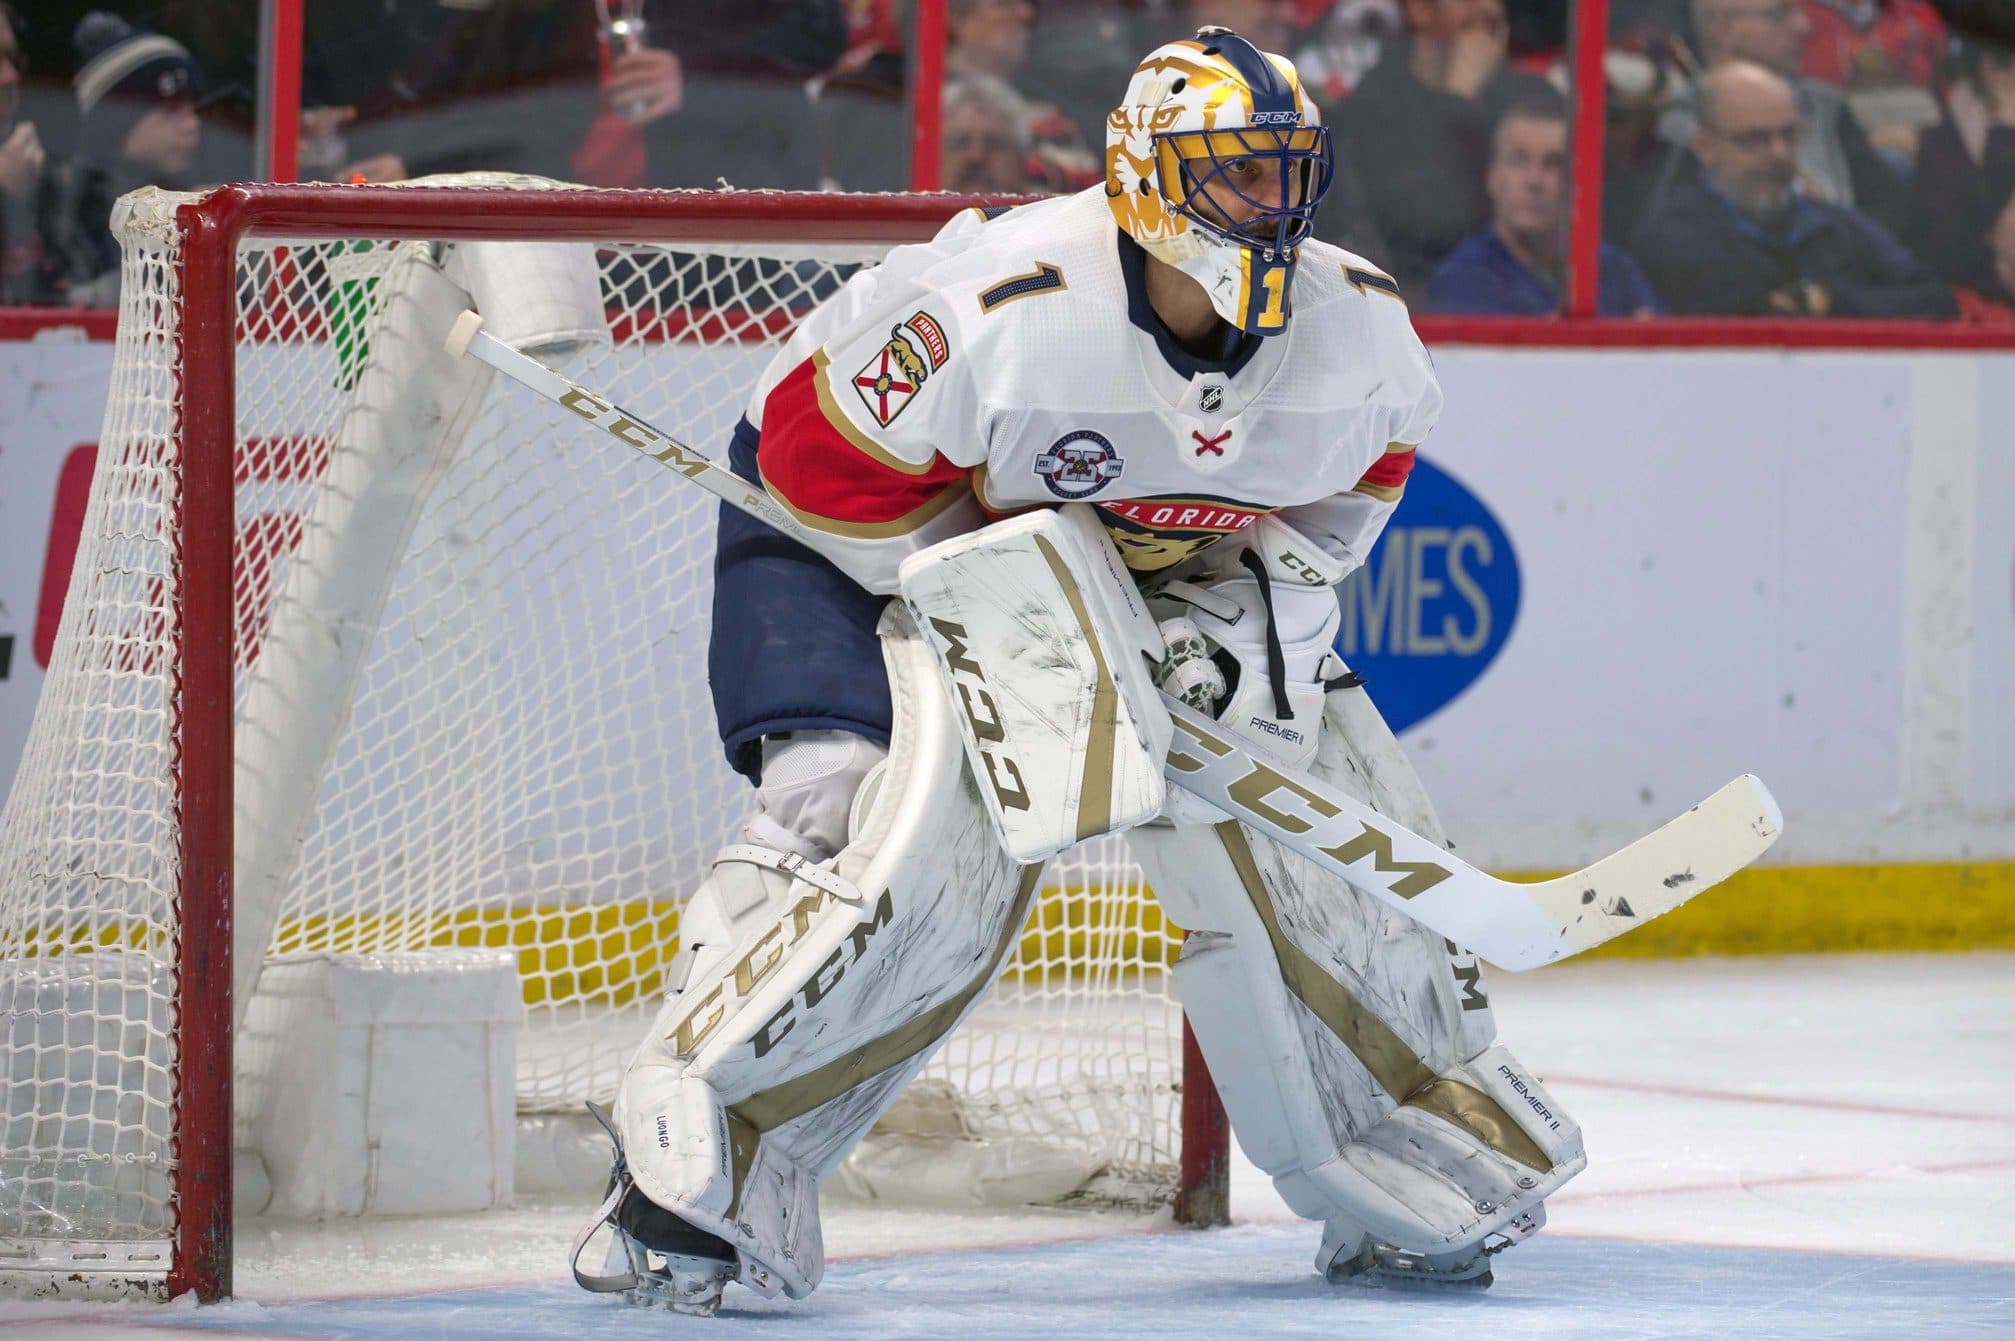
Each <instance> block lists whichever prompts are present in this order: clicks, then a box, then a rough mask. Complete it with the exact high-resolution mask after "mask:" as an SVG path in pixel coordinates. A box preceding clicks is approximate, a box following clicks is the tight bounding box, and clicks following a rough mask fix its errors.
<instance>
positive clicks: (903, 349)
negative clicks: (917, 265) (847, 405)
mask: <svg viewBox="0 0 2015 1341" xmlns="http://www.w3.org/2000/svg"><path fill="white" fill-rule="evenodd" d="M950 358H951V345H950V343H949V342H948V341H946V339H945V332H944V327H942V326H940V325H939V324H938V322H937V319H936V318H935V317H933V316H931V314H930V313H928V312H919V313H917V314H916V315H915V316H913V317H911V318H910V319H909V320H908V321H905V322H903V323H902V324H901V325H900V326H897V327H895V328H894V329H893V330H891V331H890V332H889V342H888V343H887V344H885V345H883V346H882V347H881V352H880V353H878V354H876V355H875V356H874V357H873V358H871V359H869V360H868V361H867V366H866V367H864V368H862V369H861V370H860V371H859V372H857V373H855V374H854V391H855V392H856V393H857V394H858V395H859V396H860V398H861V404H863V405H865V406H867V407H868V413H869V414H871V415H873V416H874V417H875V422H876V423H878V424H880V425H881V426H882V427H883V428H887V427H888V426H889V424H890V423H891V422H893V421H894V419H895V417H896V416H897V415H899V414H901V413H902V412H903V407H904V406H906V405H908V404H909V403H910V400H911V398H912V397H914V396H915V395H916V394H917V392H918V391H920V390H922V389H923V384H924V383H925V382H926V381H928V380H929V378H930V375H931V374H932V373H934V372H936V371H937V370H938V369H940V368H942V367H944V366H945V362H946V361H947V360H948V359H950Z"/></svg>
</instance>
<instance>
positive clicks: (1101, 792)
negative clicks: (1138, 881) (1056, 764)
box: [1035, 536, 1119, 842]
mask: <svg viewBox="0 0 2015 1341" xmlns="http://www.w3.org/2000/svg"><path fill="white" fill-rule="evenodd" d="M1035 543H1036V548H1037V549H1039V550H1041V551H1042V557H1043V561H1044V562H1045V563H1047V564H1048V565H1049V570H1050V575H1051V576H1052V577H1054V578H1056V580H1057V585H1058V586H1060V587H1062V588H1063V594H1064V599H1065V600H1067V601H1069V602H1070V612H1071V617H1072V618H1074V619H1076V620H1077V626H1078V627H1079V628H1081V629H1083V630H1084V640H1085V645H1086V646H1088V647H1090V648H1091V659H1092V665H1093V666H1094V667H1095V669H1096V673H1097V682H1096V683H1095V684H1094V686H1093V688H1092V696H1091V735H1090V737H1089V738H1088V739H1087V740H1086V741H1085V751H1084V773H1083V775H1082V777H1081V778H1080V779H1079V782H1078V798H1077V837H1078V841H1079V842H1083V841H1084V840H1085V839H1087V838H1096V837H1097V836H1098V835H1100V834H1102V833H1104V832H1105V831H1106V830H1108V829H1110V828H1111V827H1112V774H1113V749H1114V743H1115V742H1116V741H1117V739H1118V737H1119V686H1118V685H1117V684H1115V683H1113V678H1112V670H1111V668H1110V667H1108V666H1107V665H1106V664H1105V653H1104V652H1102V651H1101V650H1099V645H1098V630H1097V629H1095V628H1094V627H1092V622H1091V612H1090V611H1089V610H1088V609H1086V608H1085V602H1084V593H1083V592H1081V591H1079V590H1078V586H1077V580H1076V579H1075V578H1073V577H1072V576H1071V573H1070V567H1069V566H1068V565H1067V564H1065V563H1064V561H1063V556H1062V555H1061V554H1058V553H1057V552H1056V547H1055V546H1054V545H1052V544H1050V542H1049V541H1047V540H1045V539H1043V538H1042V537H1041V536H1037V537H1036V538H1035Z"/></svg>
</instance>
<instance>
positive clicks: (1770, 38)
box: [1659, 0, 1909, 297]
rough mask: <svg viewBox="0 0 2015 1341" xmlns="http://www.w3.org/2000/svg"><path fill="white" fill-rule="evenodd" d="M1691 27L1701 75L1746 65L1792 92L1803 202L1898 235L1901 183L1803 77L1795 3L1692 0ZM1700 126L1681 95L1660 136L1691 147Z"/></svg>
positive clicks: (1904, 200) (1835, 98)
mask: <svg viewBox="0 0 2015 1341" xmlns="http://www.w3.org/2000/svg"><path fill="white" fill-rule="evenodd" d="M1693 27H1694V33H1695V36H1696V38H1697V40H1698V42H1699V44H1700V56H1701V63H1702V65H1703V67H1704V68H1706V69H1708V70H1712V69H1714V68H1715V67H1716V66H1719V65H1723V64H1725V63H1727V62H1729V61H1738V60H1739V61H1748V62H1751V63H1752V64H1755V65H1760V66H1762V67H1763V68H1764V69H1766V70H1770V71H1773V72H1775V73H1776V74H1777V75H1778V76H1779V77H1781V78H1783V79H1784V80H1786V81H1787V82H1788V83H1789V84H1790V85H1791V87H1792V89H1793V91H1794V93H1795V96H1796V97H1797V99H1798V124H1799V127H1800V129H1799V138H1798V177H1799V184H1800V187H1801V188H1802V189H1803V191H1804V193H1805V194H1806V195H1808V196H1811V197H1812V198H1814V199H1816V200H1820V201H1824V202H1826V203H1828V204H1833V205H1849V206H1853V207H1854V208H1855V209H1857V210H1859V211H1860V212H1861V213H1863V214H1867V215H1869V216H1871V217H1873V218H1874V219H1875V220H1876V221H1877V222H1879V223H1881V224H1882V225H1883V227H1885V228H1887V229H1889V230H1890V231H1891V232H1900V231H1902V229H1903V228H1904V227H1905V226H1906V220H1907V218H1908V214H1909V194H1908V190H1907V188H1906V185H1905V183H1904V182H1903V180H1902V179H1900V178H1899V177H1898V176H1897V174H1896V172H1895V171H1894V169H1892V168H1891V166H1890V165H1889V164H1888V163H1887V162H1886V161H1885V160H1884V159H1883V158H1882V156H1881V155H1880V154H1879V153H1877V152H1876V151H1875V148H1874V146H1872V145H1871V144H1870V143H1869V142H1868V135H1867V132H1866V131H1864V130H1862V128H1861V125H1860V123H1859V122H1857V121H1856V120H1855V119H1854V117H1853V116H1852V115H1851V114H1849V112H1848V110H1847V103H1846V98H1845V95H1844V94H1842V92H1841V91H1840V90H1839V89H1838V88H1835V87H1833V86H1832V85H1830V84H1823V83H1820V82H1819V81H1817V80H1813V79H1807V78H1805V77H1804V76H1803V74H1802V73H1801V68H1802V66H1803V63H1804V58H1805V39H1806V37H1807V36H1808V35H1809V34H1810V33H1811V31H1812V25H1811V23H1810V22H1809V21H1808V20H1807V19H1806V17H1805V11H1804V9H1802V8H1801V7H1800V5H1799V0H1693ZM1698 126H1699V115H1698V111H1697V109H1696V106H1695V96H1694V92H1693V90H1692V89H1690V88H1689V89H1681V90H1679V91H1678V92H1677V93H1676V94H1675V95H1674V97H1673V99H1672V101H1671V102H1670V104H1669V105H1668V107H1667V109H1666V112H1665V114H1664V117H1663V118H1662V120H1661V123H1660V127H1659V133H1660V134H1661V135H1663V136H1664V138H1665V139H1666V140H1667V141H1669V142H1670V143H1672V144H1675V145H1689V144H1692V143H1693V140H1694V132H1695V131H1696V129H1697V128H1698ZM1667 296H1668V297H1670V296H1671V295H1667Z"/></svg>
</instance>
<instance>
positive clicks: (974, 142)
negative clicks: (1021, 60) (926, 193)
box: [938, 75, 1041, 195]
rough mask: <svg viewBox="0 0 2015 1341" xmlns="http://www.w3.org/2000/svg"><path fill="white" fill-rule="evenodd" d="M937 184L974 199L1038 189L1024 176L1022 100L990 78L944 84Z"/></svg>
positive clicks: (1025, 134)
mask: <svg viewBox="0 0 2015 1341" xmlns="http://www.w3.org/2000/svg"><path fill="white" fill-rule="evenodd" d="M938 133H939V146H938V147H939V153H940V155H941V157H942V164H943V166H942V169H941V174H940V181H939V185H940V186H942V187H943V188H944V189H945V190H947V191H962V192H966V193H969V194H973V195H1015V194H1021V193H1025V192H1029V191H1033V190H1038V189H1041V183H1040V181H1039V180H1032V179H1031V176H1030V171H1029V148H1030V145H1029V129H1028V109H1027V107H1026V106H1025V105H1024V103H1023V102H1022V98H1021V95H1020V94H1018V93H1016V92H1015V91H1014V90H1013V89H1011V88H1009V87H1008V86H1007V85H1006V84H1004V83H1002V82H1001V81H1000V80H998V79H995V78H994V77H992V76H991V75H964V76H961V77H960V78H957V79H953V80H950V81H948V82H947V83H946V84H945V92H944V120H943V122H942V123H941V125H940V127H939V132H938Z"/></svg>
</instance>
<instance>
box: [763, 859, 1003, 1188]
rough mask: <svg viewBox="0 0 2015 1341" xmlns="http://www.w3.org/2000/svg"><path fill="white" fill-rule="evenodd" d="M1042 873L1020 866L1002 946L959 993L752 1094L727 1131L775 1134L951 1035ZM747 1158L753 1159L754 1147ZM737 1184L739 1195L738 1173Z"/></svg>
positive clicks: (995, 964)
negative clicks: (741, 1126) (742, 1128)
mask: <svg viewBox="0 0 2015 1341" xmlns="http://www.w3.org/2000/svg"><path fill="white" fill-rule="evenodd" d="M1042 870H1043V868H1042V863H1041V862H1036V863H1034V864H1032V865H1029V866H1024V867H1023V868H1022V873H1021V886H1020V888H1019V889H1018V890H1017V891H1016V893H1015V901H1014V907H1013V908H1012V909H1010V910H1009V912H1008V916H1007V923H1006V926H1005V927H1004V928H1003V930H1002V932H1001V942H1000V944H999V945H998V946H996V947H994V952H993V954H992V955H991V956H990V957H989V958H988V960H987V964H986V967H985V968H984V969H982V970H981V971H980V972H979V974H977V975H976V976H975V977H974V978H973V980H972V981H971V982H969V983H968V984H966V986H965V988H964V989H963V990H961V991H960V992H959V993H958V995H956V996H954V997H952V998H951V999H950V1000H948V1001H945V1002H944V1003H942V1004H941V1005H938V1006H936V1007H934V1008H932V1009H930V1010H927V1011H925V1012H924V1013H923V1014H922V1015H919V1016H917V1017H916V1018H915V1019H913V1020H910V1021H908V1022H906V1023H904V1024H900V1025H897V1026H896V1027H895V1028H894V1029H891V1030H890V1031H889V1032H888V1033H886V1034H883V1035H882V1036H881V1037H879V1038H876V1039H873V1040H871V1041H870V1042H868V1043H866V1044H864V1045H863V1046H861V1047H859V1048H856V1049H855V1050H854V1051H852V1052H850V1053H847V1054H845V1055H844V1056H840V1057H835V1058H834V1059H833V1060H832V1061H830V1062H827V1063H826V1064H825V1065H824V1066H819V1067H814V1068H813V1069H812V1070H810V1071H807V1072H805V1073H804V1074H802V1075H798V1076H793V1077H791V1078H790V1079H788V1080H784V1081H781V1082H779V1083H778V1084H776V1085H773V1086H771V1087H770V1088H769V1089H766V1090H758V1091H757V1092H756V1093H754V1094H751V1095H750V1096H749V1097H748V1098H746V1099H744V1100H742V1101H741V1102H740V1103H738V1104H735V1105H733V1106H732V1107H730V1108H729V1109H728V1122H729V1127H730V1131H732V1130H733V1126H734V1124H735V1123H736V1122H738V1121H739V1122H740V1123H742V1124H744V1125H745V1126H746V1127H747V1128H748V1129H749V1130H750V1131H751V1132H753V1133H755V1134H756V1135H758V1136H760V1135H761V1134H763V1133H764V1132H769V1131H774V1130H775V1129H776V1128H778V1127H781V1126H783V1125H784V1124H785V1123H786V1122H789V1121H791V1120H792V1119H793V1118H799V1117H803V1116H804V1115H805V1114H806V1113H809V1112H811V1111H812V1110H813V1109H814V1108H817V1107H819V1106H820V1105H821V1104H826V1103H830V1102H831V1101H832V1100H834V1099H837V1098H839V1097H840V1096H841V1095H843V1094H845V1093H846V1092H847V1091H849V1090H851V1089H853V1088H854V1086H856V1085H859V1084H861V1083H862V1082H863V1081H867V1080H872V1079H874V1078H875V1077H876V1076H878V1075H880V1074H881V1073H882V1072H884V1071H887V1070H888V1069H889V1068H890V1067H894V1066H900V1065H902V1064H903V1063H904V1062H906V1061H908V1060H909V1059H910V1058H912V1057H914V1056H916V1055H917V1054H918V1053H920V1052H923V1051H925V1050H926V1049H929V1048H931V1047H934V1046H935V1045H936V1044H937V1042H938V1040H939V1039H941V1038H943V1037H944V1036H945V1035H946V1034H947V1033H949V1032H950V1031H951V1027H952V1026H953V1025H954V1024H956V1023H957V1022H958V1017H959V1015H960V1014H961V1013H962V1012H963V1011H964V1010H965V1008H966V1006H967V1005H968V1004H970V1003H971V1001H972V999H973V998H974V997H976V996H978V995H979V994H980V993H981V992H984V991H985V990H986V989H987V985H988V984H989V983H991V982H992V981H993V979H994V971H995V970H996V969H998V968H999V967H1000V966H1001V961H1002V960H1004V959H1006V958H1007V954H1008V951H1009V950H1011V949H1013V948H1014V946H1015V943H1016V942H1017V941H1019V940H1020V939H1021V931H1022V926H1023V924H1024V923H1026V922H1027V921H1028V913H1029V904H1030V903H1031V902H1032V901H1033V899H1034V898H1035V891H1036V886H1037V885H1038V884H1039V883H1041V881H1042ZM750 1158H751V1159H753V1158H754V1150H753V1147H751V1151H750ZM735 1181H736V1188H737V1196H739V1189H740V1186H741V1174H740V1171H739V1170H738V1171H737V1173H736V1176H735Z"/></svg>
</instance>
